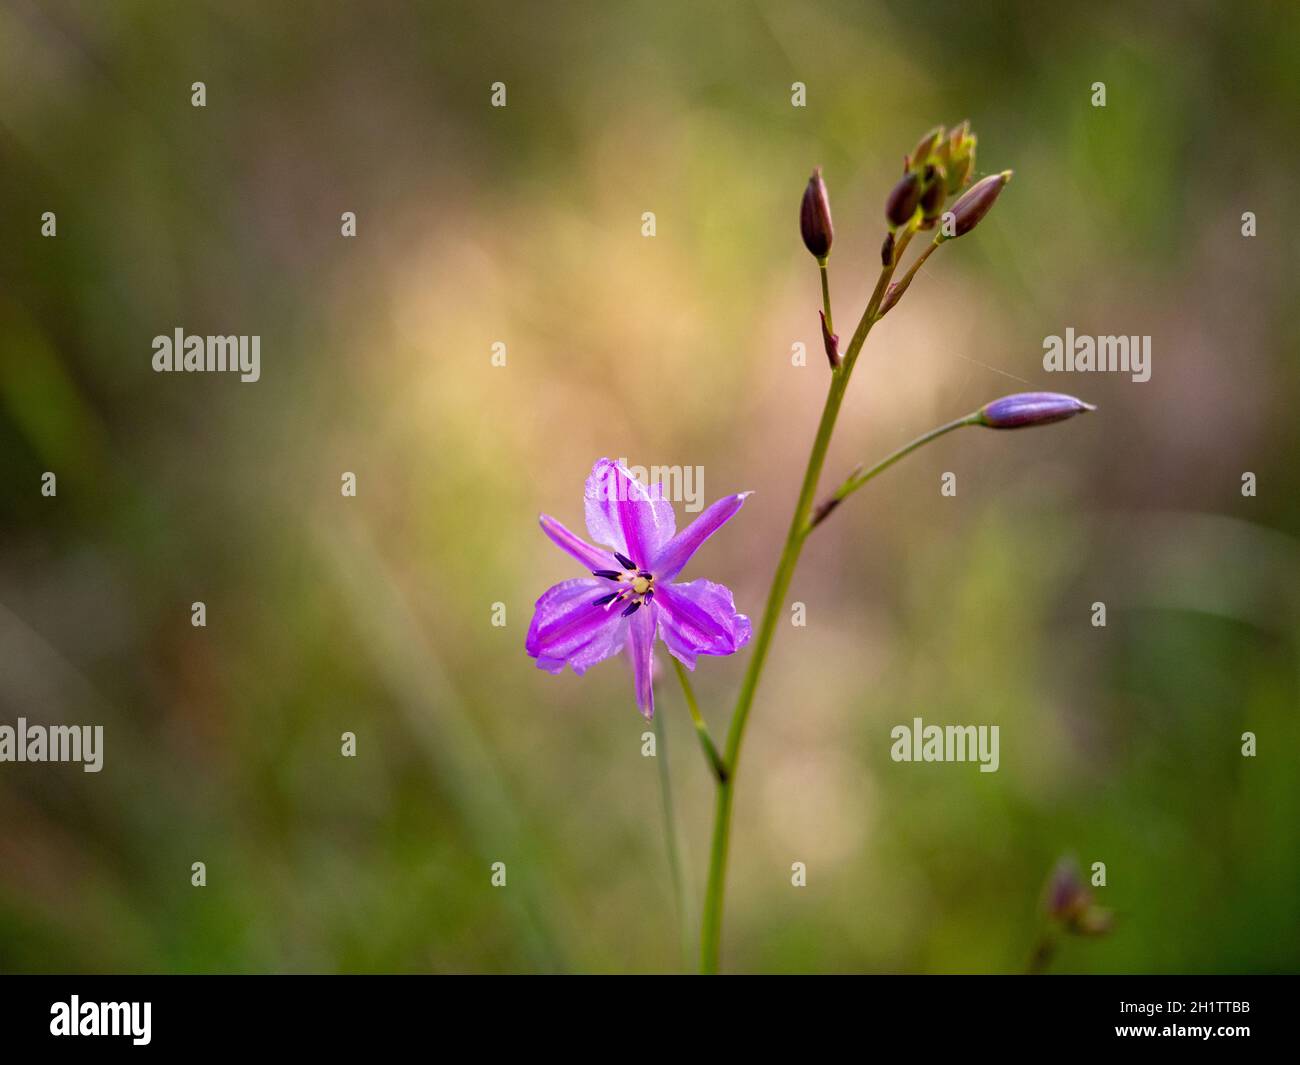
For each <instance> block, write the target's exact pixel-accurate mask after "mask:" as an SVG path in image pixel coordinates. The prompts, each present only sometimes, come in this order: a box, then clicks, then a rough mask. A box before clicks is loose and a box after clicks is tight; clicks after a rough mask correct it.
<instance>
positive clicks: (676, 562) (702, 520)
mask: <svg viewBox="0 0 1300 1065" xmlns="http://www.w3.org/2000/svg"><path fill="white" fill-rule="evenodd" d="M751 495H753V493H752V492H741V493H739V494H738V495H734V496H723V497H722V498H721V499H719V500H718V501H717V502H716V503H713V504H711V505H710V506H708V507H706V508H705V510H704V513H703V514H701V515H700V516H699V517H698V518H696V519H695V520H694V521H693V522H691V523H690V524H689V525H688V526H686V528H684V529H683V530H682V531H681V532H679V533H678V534H677V535H676V536H674V537H673V538H672V539H671V540H669V541H668V542H667V543H666V544H664V546H663V549H662V550H661V551H660V552H659V555H658V557H657V558H656V559H654V561H653V562H652V563H651V565H650V568H651V569H652V570H653V571H654V575H655V577H656V578H657V579H658V580H661V581H670V580H672V579H673V578H674V577H675V576H677V574H679V573H680V572H681V571H682V567H683V566H685V565H686V563H687V562H689V561H690V560H691V556H692V555H693V554H695V552H696V551H698V550H699V549H700V545H701V544H702V543H704V541H705V540H707V539H708V538H709V537H710V536H712V535H713V534H714V533H715V532H717V531H718V530H719V529H721V528H722V527H723V526H724V525H726V524H727V522H728V521H730V520H731V518H732V516H733V515H734V514H735V513H736V511H738V510H739V509H740V508H741V507H742V506H744V504H745V500H746V499H748V498H749V497H750V496H751Z"/></svg>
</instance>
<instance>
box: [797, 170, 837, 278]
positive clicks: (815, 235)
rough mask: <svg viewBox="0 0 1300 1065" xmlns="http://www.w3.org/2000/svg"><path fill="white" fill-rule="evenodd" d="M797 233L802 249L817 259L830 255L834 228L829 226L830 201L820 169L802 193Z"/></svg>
mask: <svg viewBox="0 0 1300 1065" xmlns="http://www.w3.org/2000/svg"><path fill="white" fill-rule="evenodd" d="M799 232H800V233H802V234H803V243H804V247H806V248H807V249H808V250H809V251H810V252H812V253H813V256H814V257H816V258H817V259H825V258H826V256H828V255H829V254H830V253H831V242H832V241H833V240H834V239H835V227H834V226H832V225H831V201H830V198H829V197H828V196H827V195H826V182H824V181H823V180H822V168H821V167H818V168H817V169H816V170H814V171H813V173H812V177H810V178H809V179H808V187H807V188H806V189H804V191H803V203H802V204H800V205H799Z"/></svg>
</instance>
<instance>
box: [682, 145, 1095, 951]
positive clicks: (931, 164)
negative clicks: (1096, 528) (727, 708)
mask: <svg viewBox="0 0 1300 1065" xmlns="http://www.w3.org/2000/svg"><path fill="white" fill-rule="evenodd" d="M974 152H975V138H974V136H973V135H972V134H970V132H969V127H968V126H966V125H965V124H963V125H962V126H961V127H959V128H958V129H957V130H954V131H953V132H952V135H951V136H950V137H947V138H945V134H944V131H943V129H942V127H940V128H939V129H937V130H935V131H932V132H931V133H930V134H927V135H926V137H925V138H923V139H922V141H921V142H920V143H919V144H918V145H917V147H916V149H915V150H914V151H913V152H912V154H911V155H909V156H908V157H907V159H906V161H905V164H904V166H905V173H904V177H903V178H902V180H900V182H899V183H898V185H896V186H895V188H894V190H893V191H892V192H891V193H890V196H889V198H888V200H887V201H886V208H885V215H886V221H887V222H888V224H889V231H888V234H887V236H886V238H885V242H884V245H883V246H882V248H881V269H880V276H879V277H878V278H877V280H876V286H875V289H874V290H873V292H872V294H871V298H870V300H869V301H868V303H867V307H866V310H865V311H864V312H863V314H862V317H861V319H860V320H859V321H858V325H857V328H856V329H855V330H854V333H853V338H852V339H851V340H850V341H849V346H848V348H847V350H846V351H845V352H844V354H843V356H842V357H840V358H837V356H838V341H837V340H836V339H835V338H834V337H833V334H832V333H831V331H830V323H831V310H830V288H829V281H828V279H827V273H826V256H827V253H828V252H829V250H830V241H829V236H828V234H829V219H830V208H829V202H828V199H827V196H826V189H825V184H824V182H823V181H822V179H821V173H820V171H817V172H814V175H813V180H812V181H810V182H809V188H808V191H806V192H805V194H804V202H803V204H802V208H801V215H800V220H801V226H802V230H803V237H804V243H805V245H806V246H807V247H808V250H809V251H810V252H811V253H812V254H813V256H814V257H815V258H816V259H817V263H818V268H819V270H820V272H821V278H822V301H823V310H822V331H823V338H824V339H826V344H827V355H828V356H829V357H830V362H831V380H830V386H829V388H828V391H827V394H826V402H825V405H824V406H823V408H822V414H821V420H820V421H819V422H818V425H817V434H816V436H815V437H814V439H813V444H812V450H811V451H810V453H809V455H808V464H807V467H806V468H805V470H804V476H803V483H802V485H801V487H800V489H799V497H798V499H797V500H796V502H795V508H794V514H793V516H792V517H791V519H790V528H789V531H788V532H787V533H786V539H785V546H784V547H783V548H782V550H781V557H780V559H779V560H778V561H777V565H776V572H775V574H774V575H773V577H772V586H771V589H770V590H769V592H768V596H767V603H766V606H765V607H764V609H763V616H762V618H761V620H760V622H759V625H758V628H757V631H756V632H755V634H754V639H753V650H752V653H751V655H750V659H749V665H748V667H747V668H746V670H745V676H744V680H743V681H742V683H741V688H740V693H739V695H738V696H737V698H736V706H735V709H734V711H733V712H732V716H731V724H730V726H729V728H728V729H727V737H726V743H725V745H724V748H723V752H722V764H723V768H724V771H725V775H724V774H719V775H718V790H717V798H716V807H715V812H714V825H713V841H712V846H711V849H710V854H709V874H708V886H707V887H706V889H705V897H704V912H703V916H702V920H701V928H700V970H701V971H702V972H704V973H715V972H717V970H718V961H719V953H720V948H721V940H722V914H723V903H724V895H725V890H726V871H727V856H728V851H729V849H730V842H731V815H732V807H733V804H734V801H735V786H736V775H737V772H738V771H739V768H740V766H739V763H740V748H741V744H742V742H743V741H744V737H745V726H746V725H747V724H748V722H749V714H750V710H751V709H752V707H753V704H754V696H755V693H756V692H757V690H758V682H759V679H760V677H761V676H762V672H763V666H764V665H765V664H766V661H767V652H768V649H769V648H770V647H771V643H772V637H773V635H774V634H775V632H776V626H777V624H778V622H779V620H780V617H781V615H782V613H783V611H784V606H785V601H786V595H787V593H788V592H789V590H790V583H791V581H792V580H793V579H794V571H795V568H796V567H797V566H798V563H799V556H800V554H801V552H802V550H803V545H804V541H805V540H806V539H807V538H808V535H809V534H810V533H811V532H812V530H813V529H814V528H815V527H816V526H817V525H818V524H819V523H820V522H821V521H822V520H824V519H825V518H826V517H827V515H829V514H830V512H831V511H832V510H834V509H835V508H836V507H837V506H838V505H839V504H840V503H841V502H842V501H843V500H844V499H845V498H846V497H847V496H848V495H850V494H851V493H852V492H855V491H857V490H858V489H859V488H861V487H862V486H863V485H864V484H866V483H867V482H868V481H869V480H871V479H872V478H873V477H875V476H876V475H877V474H879V473H881V472H883V471H884V470H886V469H888V468H889V467H890V466H892V465H893V464H894V463H896V462H898V461H899V460H900V459H902V458H903V457H904V456H906V455H908V454H910V453H911V452H913V451H915V450H916V449H917V448H920V447H922V446H924V445H925V444H927V443H929V442H930V441H932V440H936V439H938V438H939V437H941V436H943V435H945V434H947V433H949V432H952V431H953V430H954V429H960V428H963V427H965V426H968V425H981V426H986V427H988V428H1019V427H1022V426H1028V425H1037V424H1046V423H1047V422H1051V421H1059V420H1061V419H1063V418H1068V417H1070V416H1072V415H1073V414H1076V413H1079V412H1081V411H1084V410H1091V409H1092V408H1091V407H1089V406H1088V405H1087V404H1085V403H1082V402H1080V401H1079V400H1076V399H1074V398H1073V397H1069V396H1058V395H1055V394H1053V393H1031V394H1028V395H1024V396H1008V397H1005V398H1003V399H1001V400H996V401H994V402H993V403H990V404H986V405H985V406H984V407H981V408H980V409H979V410H977V411H973V412H971V413H970V414H968V415H966V416H965V417H962V418H958V419H956V420H955V421H951V422H948V423H947V424H946V425H941V426H939V427H938V428H937V429H933V430H931V431H930V432H928V433H926V434H924V435H922V436H920V437H917V438H916V439H915V440H913V441H912V442H911V443H909V444H907V445H905V446H904V447H902V448H899V449H898V450H897V451H895V452H894V453H893V454H892V455H889V456H888V457H887V458H885V459H884V460H882V461H881V462H879V463H877V464H876V465H875V466H872V467H871V468H870V469H862V468H861V467H860V468H859V469H858V470H856V471H854V473H852V474H851V475H850V476H849V477H848V479H847V480H846V481H845V482H844V483H843V484H842V485H841V486H840V487H839V489H837V490H836V492H835V494H834V495H832V496H831V497H830V498H829V499H828V500H826V501H825V502H824V503H822V504H821V505H820V506H818V507H816V508H815V509H814V500H815V498H816V494H817V485H818V482H819V481H820V479H821V473H822V467H823V466H824V465H825V462H826V453H827V450H828V449H829V447H830V442H831V437H832V435H833V434H834V431H835V423H836V420H837V419H838V418H839V413H840V408H841V406H842V405H843V402H844V395H845V393H846V391H847V390H848V385H849V379H850V378H851V377H852V375H853V368H854V367H855V366H856V365H857V360H858V356H859V355H860V354H861V352H862V347H863V345H864V344H865V343H866V340H867V336H868V334H870V332H871V329H872V326H874V325H875V323H876V322H878V321H879V320H880V319H881V318H883V317H884V316H885V314H886V313H888V311H889V310H890V309H891V308H892V307H893V306H894V305H895V304H896V303H897V302H898V300H899V299H900V298H901V297H902V296H903V294H904V293H905V292H906V291H907V289H908V287H909V286H910V285H911V283H912V280H913V278H915V276H916V274H917V271H918V270H919V269H920V268H921V266H922V265H923V264H924V263H925V261H926V260H927V259H928V258H929V257H930V256H931V255H932V254H933V253H934V251H935V249H936V248H938V246H939V245H940V244H942V243H945V242H946V241H948V240H950V239H953V238H955V237H960V236H963V235H965V234H966V233H968V232H970V230H972V229H974V228H975V226H976V225H977V224H978V223H979V222H980V220H981V219H982V218H983V217H984V216H985V215H986V214H987V213H988V211H989V210H990V209H991V208H992V206H993V203H994V201H995V200H996V199H997V196H998V193H1000V191H1001V189H1002V188H1003V187H1004V186H1005V185H1006V183H1007V182H1008V181H1009V180H1010V178H1011V172H1010V171H1003V172H1001V173H1000V174H996V175H993V176H992V177H990V178H986V179H984V180H983V181H981V182H979V183H977V184H976V185H975V186H974V187H973V188H971V189H970V190H969V191H968V192H966V193H965V194H964V195H962V196H961V197H959V198H958V200H957V201H956V203H955V204H954V206H953V217H952V223H953V224H952V231H951V232H948V233H945V232H944V231H942V230H941V231H940V232H939V233H938V234H937V235H936V237H935V239H934V241H933V242H932V243H931V244H930V245H929V246H927V247H926V249H925V250H924V251H923V252H922V253H921V255H920V256H918V257H917V259H916V260H915V262H913V264H912V266H911V268H910V269H909V270H908V271H907V272H906V274H905V275H904V276H903V278H902V280H901V281H900V282H898V283H897V284H893V283H892V282H893V277H894V272H895V271H896V270H897V268H898V266H899V263H900V262H901V261H902V258H903V253H904V252H905V251H906V250H907V246H908V244H909V242H910V241H911V239H912V237H913V236H914V234H915V233H916V232H917V230H918V229H929V228H932V227H933V226H934V225H935V224H936V223H937V222H938V220H939V218H940V217H941V211H942V206H943V203H944V200H945V198H946V197H947V196H949V195H955V194H956V193H958V192H959V191H960V190H961V187H962V186H963V185H964V184H965V183H966V181H967V180H969V177H970V174H971V170H972V168H973V164H974ZM823 219H824V220H825V223H826V224H825V226H824V227H820V226H818V225H817V224H815V223H817V222H818V221H820V220H823ZM823 236H825V237H826V238H827V239H825V240H824V241H823V240H822V239H821V238H822V237H823ZM690 701H692V700H691V699H690V697H689V696H688V702H690Z"/></svg>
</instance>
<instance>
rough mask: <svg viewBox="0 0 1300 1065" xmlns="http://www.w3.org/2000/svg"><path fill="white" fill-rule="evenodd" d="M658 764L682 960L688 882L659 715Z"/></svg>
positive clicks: (687, 941)
mask: <svg viewBox="0 0 1300 1065" xmlns="http://www.w3.org/2000/svg"><path fill="white" fill-rule="evenodd" d="M654 726H655V761H656V762H657V763H658V766H659V791H660V795H661V798H662V799H663V813H664V845H665V847H666V848H667V850H668V872H669V874H670V875H671V876H672V881H673V908H674V909H675V910H676V911H677V934H678V936H679V937H680V939H681V948H682V960H683V961H686V960H687V959H688V958H690V956H691V933H690V930H689V927H688V924H689V915H688V913H687V908H686V881H685V878H684V877H683V876H682V851H681V842H680V841H679V839H678V837H677V817H676V814H675V812H674V810H673V786H672V777H671V775H670V773H669V771H668V736H667V730H666V729H665V728H664V719H663V715H662V714H656V715H655V718H654Z"/></svg>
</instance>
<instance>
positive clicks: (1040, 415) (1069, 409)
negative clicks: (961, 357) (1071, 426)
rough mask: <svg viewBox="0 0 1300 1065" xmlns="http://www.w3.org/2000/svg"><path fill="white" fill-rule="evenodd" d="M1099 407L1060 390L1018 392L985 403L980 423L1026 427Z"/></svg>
mask: <svg viewBox="0 0 1300 1065" xmlns="http://www.w3.org/2000/svg"><path fill="white" fill-rule="evenodd" d="M1096 409H1097V408H1096V407H1095V406H1093V405H1092V404H1091V403H1085V402H1083V400H1081V399H1075V398H1074V397H1073V396H1066V395H1062V394H1061V393H1060V392H1017V393H1016V394H1015V395H1013V396H1003V397H1002V398H1001V399H995V400H993V401H992V402H991V403H985V404H984V406H982V407H981V408H980V409H979V411H978V414H979V420H978V424H979V425H987V426H988V427H989V428H990V429H1024V428H1027V427H1029V426H1031V425H1049V424H1051V423H1052V422H1059V421H1064V420H1065V419H1066V418H1073V417H1074V416H1075V415H1076V414H1082V413H1084V411H1090V410H1096Z"/></svg>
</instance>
